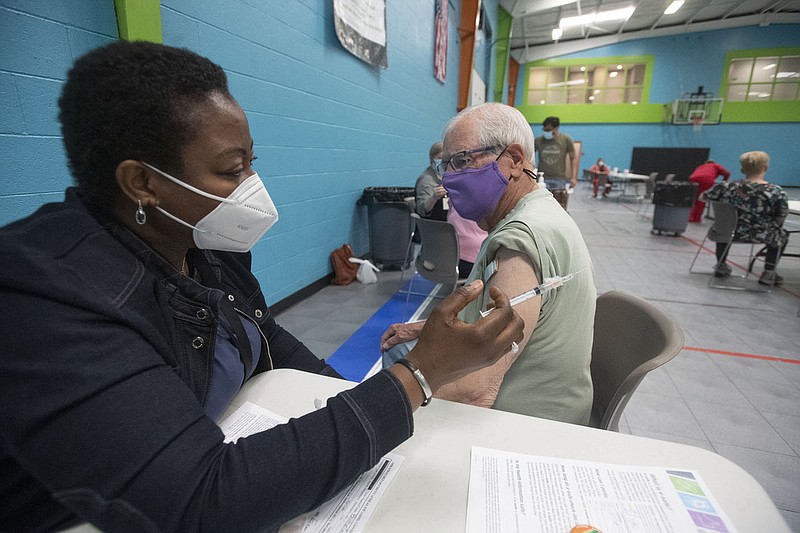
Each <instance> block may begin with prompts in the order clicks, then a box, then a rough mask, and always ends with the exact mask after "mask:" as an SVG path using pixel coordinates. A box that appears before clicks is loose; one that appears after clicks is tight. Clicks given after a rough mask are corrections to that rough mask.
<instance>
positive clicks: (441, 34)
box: [433, 0, 447, 83]
mask: <svg viewBox="0 0 800 533" xmlns="http://www.w3.org/2000/svg"><path fill="white" fill-rule="evenodd" d="M433 26H434V28H435V30H436V34H435V37H434V40H433V77H434V78H436V79H437V80H438V81H440V82H442V83H444V79H445V77H446V76H447V0H436V3H435V7H434V15H433Z"/></svg>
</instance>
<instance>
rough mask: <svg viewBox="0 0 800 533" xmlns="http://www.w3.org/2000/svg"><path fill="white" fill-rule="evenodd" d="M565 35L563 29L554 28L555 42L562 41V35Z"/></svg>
mask: <svg viewBox="0 0 800 533" xmlns="http://www.w3.org/2000/svg"><path fill="white" fill-rule="evenodd" d="M562 33H564V32H563V31H562V30H561V28H553V40H554V41H557V40H559V39H561V34H562Z"/></svg>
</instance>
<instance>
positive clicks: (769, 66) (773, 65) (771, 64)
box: [762, 63, 778, 70]
mask: <svg viewBox="0 0 800 533" xmlns="http://www.w3.org/2000/svg"><path fill="white" fill-rule="evenodd" d="M777 66H778V64H777V63H770V64H769V65H767V66H766V67H762V68H763V69H764V70H769V69H771V68H775V67H777Z"/></svg>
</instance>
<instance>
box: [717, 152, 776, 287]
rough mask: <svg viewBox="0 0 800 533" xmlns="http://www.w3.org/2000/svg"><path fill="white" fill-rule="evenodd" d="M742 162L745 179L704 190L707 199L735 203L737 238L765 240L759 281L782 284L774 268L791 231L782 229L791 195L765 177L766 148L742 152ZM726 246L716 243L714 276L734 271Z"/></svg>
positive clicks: (768, 283)
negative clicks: (765, 246) (764, 253)
mask: <svg viewBox="0 0 800 533" xmlns="http://www.w3.org/2000/svg"><path fill="white" fill-rule="evenodd" d="M739 163H740V164H741V166H742V173H743V174H744V179H743V180H740V181H734V182H727V181H726V182H723V183H718V184H716V185H714V186H713V187H712V188H711V189H710V190H708V191H706V192H705V193H704V194H705V199H706V200H715V201H720V202H727V203H729V204H733V205H734V206H736V209H737V212H738V215H739V218H738V223H737V224H736V234H735V235H734V237H733V238H734V240H736V241H743V242H762V243H764V244H766V245H767V256H766V258H765V259H766V260H765V263H764V272H763V273H762V274H761V278H760V279H759V280H758V282H759V283H761V284H764V285H780V284H781V283H783V278H782V277H781V276H779V275H777V273H776V272H775V268H776V267H777V266H778V261H779V260H780V254H781V253H782V252H783V249H784V248H785V247H786V243H787V241H788V236H789V234H788V233H787V232H786V230H785V229H783V221H784V220H785V219H786V215H787V214H789V198H788V196H787V195H786V192H785V191H784V190H783V189H782V188H781V187H780V186H778V185H775V184H773V183H769V182H767V180H766V179H765V177H764V175H765V174H766V172H767V168H769V155H768V154H767V153H766V152H745V153H744V154H742V155H741V156H739ZM725 248H726V243H722V242H718V243H717V266H716V268H715V269H714V276H716V277H718V278H724V277H727V276H730V275H731V267H730V265H728V263H726V262H725V260H726V257H725Z"/></svg>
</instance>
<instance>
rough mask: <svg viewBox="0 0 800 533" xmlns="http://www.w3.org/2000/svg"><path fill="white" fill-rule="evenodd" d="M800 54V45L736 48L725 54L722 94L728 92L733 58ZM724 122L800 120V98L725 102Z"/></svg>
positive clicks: (723, 109)
mask: <svg viewBox="0 0 800 533" xmlns="http://www.w3.org/2000/svg"><path fill="white" fill-rule="evenodd" d="M791 55H800V47H790V48H752V49H749V50H735V51H732V52H728V53H726V54H725V68H724V69H723V71H722V82H721V83H720V94H721V95H723V97H724V95H725V94H727V93H728V72H730V67H731V60H733V59H740V58H743V57H767V56H791ZM722 122H723V123H727V122H800V100H788V101H777V102H725V104H724V105H723V107H722Z"/></svg>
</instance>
